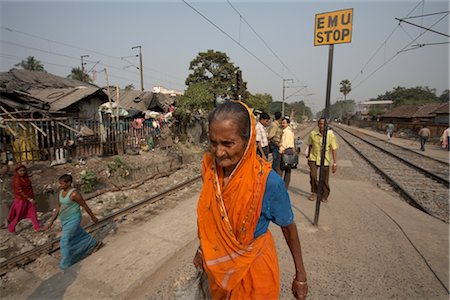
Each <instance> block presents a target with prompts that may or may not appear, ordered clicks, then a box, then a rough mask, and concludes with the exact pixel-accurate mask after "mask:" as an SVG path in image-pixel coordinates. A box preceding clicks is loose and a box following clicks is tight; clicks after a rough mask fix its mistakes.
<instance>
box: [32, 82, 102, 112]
mask: <svg viewBox="0 0 450 300" xmlns="http://www.w3.org/2000/svg"><path fill="white" fill-rule="evenodd" d="M98 91H100V89H99V88H96V87H93V86H90V87H87V86H79V87H75V88H61V89H54V88H47V89H30V90H28V91H27V92H28V93H29V94H30V96H32V97H34V98H37V99H39V100H42V101H44V102H47V103H48V104H50V109H49V110H50V111H58V110H62V109H64V108H66V107H69V106H70V105H72V104H74V103H76V102H78V101H80V100H81V99H84V98H86V97H88V96H90V95H93V94H95V93H97V92H98Z"/></svg>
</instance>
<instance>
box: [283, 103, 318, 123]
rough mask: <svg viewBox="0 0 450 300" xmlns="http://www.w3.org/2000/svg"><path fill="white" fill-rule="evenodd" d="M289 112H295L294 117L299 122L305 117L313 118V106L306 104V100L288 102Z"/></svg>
mask: <svg viewBox="0 0 450 300" xmlns="http://www.w3.org/2000/svg"><path fill="white" fill-rule="evenodd" d="M286 111H287V112H294V119H295V120H296V121H297V122H302V120H303V118H304V117H305V118H311V116H312V112H311V108H309V107H308V106H306V104H305V102H304V101H297V102H293V103H288V107H287V110H286Z"/></svg>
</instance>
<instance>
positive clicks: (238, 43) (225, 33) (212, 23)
mask: <svg viewBox="0 0 450 300" xmlns="http://www.w3.org/2000/svg"><path fill="white" fill-rule="evenodd" d="M182 1H183V3H184V4H186V5H187V6H189V7H190V8H191V9H192V10H193V11H195V12H196V13H197V14H199V15H200V16H201V17H202V18H203V19H205V20H206V21H208V23H210V24H211V25H213V26H214V27H216V28H217V29H218V30H219V31H220V32H222V33H223V34H224V35H226V36H227V37H228V38H229V39H230V40H232V41H233V42H235V43H236V44H237V45H238V46H239V47H241V48H242V49H244V50H245V51H246V52H247V53H248V54H250V55H251V56H252V57H253V58H255V59H256V60H257V61H259V62H260V63H261V64H263V65H264V66H265V67H266V68H267V69H269V70H270V71H271V72H272V73H274V74H275V75H276V76H278V77H279V78H280V79H284V77H283V76H281V75H280V74H278V73H277V72H276V71H275V70H273V69H272V68H271V67H270V66H269V65H267V64H266V63H265V62H264V61H262V60H261V59H260V58H259V57H257V56H256V55H255V54H253V53H252V52H251V51H250V50H248V49H247V48H246V47H245V46H243V45H242V44H241V43H240V42H239V41H236V39H234V38H233V37H232V36H231V35H229V34H228V33H227V32H226V31H224V30H223V29H222V28H220V27H219V26H218V25H217V24H215V23H214V22H213V21H211V20H210V19H209V18H208V17H206V16H205V15H203V14H202V13H201V12H200V11H198V10H197V9H196V8H195V7H193V6H192V5H190V4H189V3H187V2H186V1H185V0H182Z"/></svg>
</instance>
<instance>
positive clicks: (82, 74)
mask: <svg viewBox="0 0 450 300" xmlns="http://www.w3.org/2000/svg"><path fill="white" fill-rule="evenodd" d="M84 57H89V55H81V81H84V65H85V64H86V63H85V62H83V58H84Z"/></svg>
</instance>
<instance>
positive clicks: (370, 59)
mask: <svg viewBox="0 0 450 300" xmlns="http://www.w3.org/2000/svg"><path fill="white" fill-rule="evenodd" d="M423 2H424V1H423V0H421V1H419V3H417V4H416V6H415V7H414V8H413V9H412V10H411V11H410V12H409V13H408V14H407V15H406V17H408V16H409V15H411V14H412V13H413V12H414V11H415V10H416V9H417V7H419V5H420V4H422V3H423ZM398 27H399V24H398V25H397V26H396V27H395V28H394V29H393V30H392V32H391V33H390V34H389V35H388V37H387V38H386V39H385V40H384V42H382V43H381V45H380V46H379V47H378V48H377V50H376V51H375V52H374V53H373V54H372V56H371V57H370V58H369V60H368V61H367V62H366V63H365V64H364V66H363V67H362V68H361V70H360V71H358V73H356V75H355V76H354V78H353V80H352V81H351V83H353V82H354V81H355V80H356V79H357V78H358V77H359V76H360V75H362V74H363V72H364V69H365V68H366V67H367V65H368V64H369V63H370V62H371V61H372V60H373V59H374V58H375V56H376V55H377V54H378V52H379V51H380V50H381V49H382V48H383V46H384V45H385V44H386V43H387V42H388V41H389V39H390V38H391V37H392V35H393V34H394V33H395V31H397V29H398Z"/></svg>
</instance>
